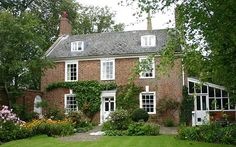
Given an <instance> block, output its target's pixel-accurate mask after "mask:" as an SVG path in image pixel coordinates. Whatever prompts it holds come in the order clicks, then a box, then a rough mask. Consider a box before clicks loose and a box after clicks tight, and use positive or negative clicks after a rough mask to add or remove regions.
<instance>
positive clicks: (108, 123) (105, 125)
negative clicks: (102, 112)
mask: <svg viewBox="0 0 236 147" xmlns="http://www.w3.org/2000/svg"><path fill="white" fill-rule="evenodd" d="M107 130H113V128H112V122H111V121H110V120H109V121H106V122H104V123H103V124H102V131H107Z"/></svg>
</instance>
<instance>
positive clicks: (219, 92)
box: [215, 89, 221, 97]
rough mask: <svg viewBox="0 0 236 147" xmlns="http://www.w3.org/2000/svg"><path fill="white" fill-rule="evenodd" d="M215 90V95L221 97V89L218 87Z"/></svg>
mask: <svg viewBox="0 0 236 147" xmlns="http://www.w3.org/2000/svg"><path fill="white" fill-rule="evenodd" d="M215 90H216V97H221V90H220V89H215Z"/></svg>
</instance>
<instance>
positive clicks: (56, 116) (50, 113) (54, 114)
mask: <svg viewBox="0 0 236 147" xmlns="http://www.w3.org/2000/svg"><path fill="white" fill-rule="evenodd" d="M45 117H46V118H48V119H52V120H63V119H64V118H65V115H64V113H62V112H61V111H60V110H58V109H57V108H48V110H47V112H46V115H45Z"/></svg>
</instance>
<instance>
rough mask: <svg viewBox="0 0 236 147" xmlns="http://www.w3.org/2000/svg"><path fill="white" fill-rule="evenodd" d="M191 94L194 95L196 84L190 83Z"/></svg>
mask: <svg viewBox="0 0 236 147" xmlns="http://www.w3.org/2000/svg"><path fill="white" fill-rule="evenodd" d="M189 93H194V83H193V82H189Z"/></svg>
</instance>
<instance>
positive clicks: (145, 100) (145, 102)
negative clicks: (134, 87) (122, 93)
mask: <svg viewBox="0 0 236 147" xmlns="http://www.w3.org/2000/svg"><path fill="white" fill-rule="evenodd" d="M139 104H140V108H142V109H144V110H146V111H147V112H148V114H156V94H155V92H142V93H140V97H139Z"/></svg>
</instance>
